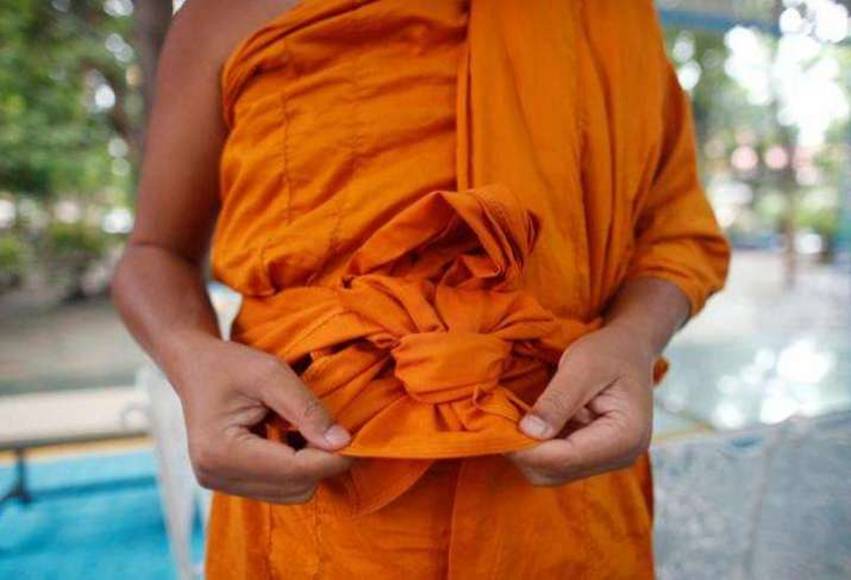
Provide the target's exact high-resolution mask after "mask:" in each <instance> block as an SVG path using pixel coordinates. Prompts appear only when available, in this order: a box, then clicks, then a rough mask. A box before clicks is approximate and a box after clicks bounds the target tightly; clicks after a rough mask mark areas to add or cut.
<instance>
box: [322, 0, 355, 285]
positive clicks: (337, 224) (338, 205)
mask: <svg viewBox="0 0 851 580" xmlns="http://www.w3.org/2000/svg"><path fill="white" fill-rule="evenodd" d="M352 4H353V6H352V11H351V12H350V13H349V14H350V17H351V19H352V29H353V30H356V31H357V33H358V34H362V33H363V26H362V24H361V22H362V16H360V15H359V14H358V12H357V10H355V9H356V8H358V7H359V6H360V2H358V1H357V0H354V2H352ZM358 34H356V36H358ZM360 57H361V54H360V53H356V54H354V55H353V56H352V59H351V67H350V69H349V83H350V84H351V86H352V90H351V97H352V118H351V126H352V139H351V144H350V145H351V152H352V175H351V179H355V177H356V176H357V174H358V172H359V171H358V170H359V168H360V152H361V148H362V140H361V137H360V134H359V131H360V125H361V120H360V118H359V117H358V111H359V107H360V96H361V95H360V93H361V86H360V85H359V84H358V77H359V75H358V73H359V72H360V71H361V70H362V69H361V68H360V66H359V65H360V62H359V59H360ZM346 197H347V196H343V195H340V194H339V193H336V194H335V195H334V201H335V203H334V208H335V209H334V226H333V227H332V229H331V234H330V236H329V240H328V253H327V254H326V255H325V257H324V259H323V260H322V267H321V268H320V270H321V269H324V267H325V264H327V263H328V261H329V259H331V257H332V256H335V255H337V254H338V251H339V247H340V230H341V228H342V222H343V216H345V215H346V211H345V208H346V206H347V204H346Z"/></svg>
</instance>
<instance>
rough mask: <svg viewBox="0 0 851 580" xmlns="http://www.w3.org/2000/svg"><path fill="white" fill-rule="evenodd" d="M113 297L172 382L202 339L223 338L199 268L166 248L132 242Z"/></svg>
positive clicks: (136, 333) (114, 281)
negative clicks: (195, 345) (193, 346)
mask: <svg viewBox="0 0 851 580" xmlns="http://www.w3.org/2000/svg"><path fill="white" fill-rule="evenodd" d="M112 296H113V302H114V303H115V305H116V308H117V309H118V312H119V313H120V315H121V317H122V318H123V320H124V322H125V324H126V325H127V328H128V329H129V330H130V332H131V334H132V335H133V336H134V337H135V338H136V340H137V341H138V342H139V344H140V345H141V346H142V348H143V349H144V350H145V351H146V352H147V353H148V354H149V355H150V356H151V358H152V359H153V360H154V361H155V362H156V363H157V365H158V366H159V367H160V368H161V369H162V370H163V371H164V372H165V373H166V375H168V376H169V378H171V379H174V378H176V377H178V376H180V375H181V374H182V370H183V368H184V367H185V366H186V364H187V362H188V361H191V359H192V353H191V350H192V345H193V344H197V339H201V340H204V339H210V338H213V339H215V338H220V334H219V328H218V323H217V321H216V315H215V311H214V310H213V307H212V305H211V303H210V300H209V296H208V295H207V292H206V289H205V285H204V281H203V277H202V275H201V269H200V267H199V265H198V264H196V263H193V262H192V261H190V260H188V259H186V258H184V257H182V256H180V255H178V254H177V253H175V252H171V251H169V250H167V249H165V248H163V247H159V246H156V245H152V244H132V243H131V244H130V245H129V246H128V247H127V249H126V250H125V252H124V255H123V257H122V258H121V261H120V263H119V266H118V268H117V270H116V273H115V276H114V277H113V280H112ZM176 382H177V383H179V382H180V381H176Z"/></svg>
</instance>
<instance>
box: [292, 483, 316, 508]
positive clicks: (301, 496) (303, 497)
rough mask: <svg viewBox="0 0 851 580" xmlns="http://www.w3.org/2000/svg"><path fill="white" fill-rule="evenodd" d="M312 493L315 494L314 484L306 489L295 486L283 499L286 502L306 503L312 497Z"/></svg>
mask: <svg viewBox="0 0 851 580" xmlns="http://www.w3.org/2000/svg"><path fill="white" fill-rule="evenodd" d="M314 495H316V486H315V485H313V486H310V487H308V488H306V489H303V488H295V489H293V490H291V491H290V492H289V493H288V494H287V496H286V498H285V501H286V503H288V504H302V503H307V502H309V501H310V500H312V499H313V496H314Z"/></svg>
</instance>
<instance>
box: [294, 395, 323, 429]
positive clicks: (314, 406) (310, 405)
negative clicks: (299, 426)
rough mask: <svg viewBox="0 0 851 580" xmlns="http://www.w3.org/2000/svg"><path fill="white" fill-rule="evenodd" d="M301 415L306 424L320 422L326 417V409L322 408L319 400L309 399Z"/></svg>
mask: <svg viewBox="0 0 851 580" xmlns="http://www.w3.org/2000/svg"><path fill="white" fill-rule="evenodd" d="M300 415H301V420H302V421H303V422H306V423H313V422H316V421H320V420H322V419H323V418H324V416H325V407H323V406H322V403H321V402H320V401H319V399H317V398H315V397H308V398H307V400H306V401H305V402H304V404H303V405H302V407H301V411H300Z"/></svg>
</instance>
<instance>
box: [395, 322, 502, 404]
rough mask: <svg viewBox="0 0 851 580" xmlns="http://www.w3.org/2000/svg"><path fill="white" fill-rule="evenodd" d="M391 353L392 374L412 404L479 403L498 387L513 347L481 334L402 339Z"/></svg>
mask: <svg viewBox="0 0 851 580" xmlns="http://www.w3.org/2000/svg"><path fill="white" fill-rule="evenodd" d="M391 352H392V354H393V358H394V359H395V361H396V368H395V371H394V374H395V375H396V378H398V379H399V380H400V381H402V384H403V385H404V386H405V391H406V392H407V393H408V395H409V396H410V397H411V398H412V399H414V400H416V401H419V402H421V403H428V404H431V405H436V404H441V403H452V402H456V401H461V400H464V399H468V400H470V401H471V402H473V403H474V404H475V403H476V402H477V400H478V398H479V396H480V395H484V394H488V393H491V392H492V391H493V390H494V389H496V388H497V386H498V385H499V379H500V377H501V376H502V373H503V371H504V369H505V364H506V361H507V359H508V356H509V354H510V353H511V344H510V343H509V342H507V341H505V340H503V339H501V338H499V337H496V336H493V335H491V334H483V333H479V332H467V331H449V332H422V333H418V334H408V335H406V336H403V337H402V338H401V339H400V340H399V344H398V345H397V346H396V347H395V348H393V350H392V351H391Z"/></svg>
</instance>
